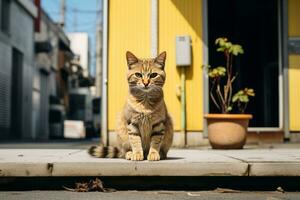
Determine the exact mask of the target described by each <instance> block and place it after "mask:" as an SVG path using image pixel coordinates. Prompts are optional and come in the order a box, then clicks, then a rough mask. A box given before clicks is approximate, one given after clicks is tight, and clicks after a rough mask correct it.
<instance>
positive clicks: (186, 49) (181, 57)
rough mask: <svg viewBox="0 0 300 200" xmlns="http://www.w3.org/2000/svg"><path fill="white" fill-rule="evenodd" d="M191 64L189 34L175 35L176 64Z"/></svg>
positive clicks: (181, 65) (179, 65)
mask: <svg viewBox="0 0 300 200" xmlns="http://www.w3.org/2000/svg"><path fill="white" fill-rule="evenodd" d="M191 64H192V55H191V37H190V36H189V35H181V36H176V65H177V66H178V67H183V66H189V65H191Z"/></svg>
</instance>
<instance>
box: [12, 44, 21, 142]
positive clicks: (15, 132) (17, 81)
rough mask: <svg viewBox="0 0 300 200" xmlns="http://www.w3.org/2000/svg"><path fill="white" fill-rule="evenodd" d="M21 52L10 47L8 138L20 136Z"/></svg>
mask: <svg viewBox="0 0 300 200" xmlns="http://www.w3.org/2000/svg"><path fill="white" fill-rule="evenodd" d="M22 70H23V54H22V52H20V51H19V50H17V49H15V48H13V49H12V79H11V118H10V138H14V139H16V138H21V134H22V133H21V131H22V108H23V107H22V103H23V102H22Z"/></svg>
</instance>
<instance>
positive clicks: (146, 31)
mask: <svg viewBox="0 0 300 200" xmlns="http://www.w3.org/2000/svg"><path fill="white" fill-rule="evenodd" d="M103 2H104V4H103V9H104V11H103V13H104V17H103V19H104V22H103V23H104V26H103V28H104V29H103V82H102V84H103V88H102V89H103V90H102V116H103V117H102V127H103V129H102V139H103V143H104V144H107V143H110V144H112V143H114V142H115V140H116V134H115V132H114V131H115V119H116V115H117V113H118V112H120V111H121V109H122V106H123V105H124V102H125V99H126V97H127V92H128V87H127V83H126V79H125V74H126V70H127V68H126V59H125V52H126V51H127V50H129V51H132V52H133V53H135V54H136V55H137V56H139V57H146V58H147V57H151V56H153V52H161V51H167V63H166V68H165V70H166V74H167V81H166V84H165V86H164V87H165V88H164V94H165V100H166V104H167V107H168V109H169V112H170V114H171V115H172V117H173V120H174V124H175V131H176V134H175V138H174V145H175V146H185V145H200V144H201V143H203V142H205V141H206V140H205V138H206V122H205V120H204V119H203V115H204V113H207V112H213V111H214V108H213V106H212V103H211V102H210V100H209V81H208V78H207V76H206V74H205V72H204V71H203V68H202V66H203V65H205V64H211V65H213V66H218V65H220V64H221V63H222V62H223V60H222V59H220V58H219V57H220V55H219V54H217V53H216V51H215V46H214V41H215V39H216V38H218V37H228V38H229V39H230V40H231V41H232V42H234V43H239V44H241V45H242V46H243V48H244V50H245V54H244V55H243V56H241V57H240V58H238V59H236V61H235V65H237V66H238V68H237V69H236V70H237V72H238V76H239V81H237V85H238V86H240V87H253V88H254V89H255V91H256V97H255V98H254V99H253V100H252V101H251V102H250V104H249V107H248V112H249V113H251V114H253V116H254V118H253V120H252V121H251V122H250V129H249V135H248V136H249V137H248V141H249V142H251V141H252V142H259V141H261V140H262V141H272V142H276V141H277V142H280V141H283V140H284V138H290V139H293V138H296V137H297V133H300V121H299V119H300V116H299V113H300V106H299V104H298V103H297V102H298V101H299V98H300V92H299V90H298V87H297V86H299V85H300V82H299V78H297V77H300V74H299V73H300V59H299V58H300V55H299V37H300V26H299V25H298V23H299V21H300V12H298V10H299V9H300V2H299V1H298V0H287V1H284V0H276V1H274V0H267V1H258V0H256V1H246V2H245V1H234V0H226V1H217V0H189V1H182V0H164V1H157V0H146V1H139V0H129V1H121V0H112V1H107V0H105V1H103ZM124 8H126V9H124ZM228 10H230V12H227V11H228ZM183 35H187V36H189V37H190V39H191V52H192V57H191V58H192V63H191V65H190V66H188V67H187V68H186V70H185V71H186V74H185V75H186V130H185V132H186V134H182V131H181V127H180V124H181V120H182V117H181V102H180V99H178V98H177V96H176V94H177V93H178V92H177V91H178V88H180V85H181V82H180V73H181V72H180V69H179V68H178V67H177V66H176V43H175V40H176V37H177V36H183ZM155 36H157V37H155ZM154 37H155V38H154ZM153 49H154V50H155V51H153ZM106 108H107V109H106ZM105 116H106V117H105ZM295 136H296V137H295ZM298 136H299V135H298Z"/></svg>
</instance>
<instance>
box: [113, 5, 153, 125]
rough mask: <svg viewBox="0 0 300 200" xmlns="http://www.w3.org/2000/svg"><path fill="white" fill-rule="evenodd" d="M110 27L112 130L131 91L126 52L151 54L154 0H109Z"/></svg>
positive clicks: (138, 54)
mask: <svg viewBox="0 0 300 200" xmlns="http://www.w3.org/2000/svg"><path fill="white" fill-rule="evenodd" d="M108 28H109V30H108V129H109V130H114V128H115V123H116V122H115V120H116V115H117V113H118V112H120V111H121V110H122V107H123V105H124V103H125V100H126V97H127V94H128V87H127V81H126V70H127V65H126V59H125V53H126V51H127V50H130V51H132V52H133V53H135V54H136V55H137V56H139V57H149V55H150V1H149V0H142V1H141V0H126V1H124V0H111V1H109V26H108Z"/></svg>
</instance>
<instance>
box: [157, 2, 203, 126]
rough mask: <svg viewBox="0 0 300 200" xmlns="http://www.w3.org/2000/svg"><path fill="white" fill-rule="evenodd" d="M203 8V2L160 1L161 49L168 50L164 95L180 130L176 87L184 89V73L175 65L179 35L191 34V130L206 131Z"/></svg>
mask: <svg viewBox="0 0 300 200" xmlns="http://www.w3.org/2000/svg"><path fill="white" fill-rule="evenodd" d="M201 6H202V5H201V0H188V1H183V0H162V1H159V16H158V18H159V50H160V51H164V50H166V51H167V63H166V73H167V81H166V85H165V90H164V92H165V99H166V103H167V106H168V109H169V112H170V114H171V115H172V117H173V120H174V124H175V129H176V130H180V101H179V99H178V98H177V97H176V87H178V86H180V70H178V69H177V68H176V62H175V37H176V35H190V36H191V40H192V53H193V63H192V66H190V67H188V68H187V74H186V78H187V82H186V93H187V98H186V108H187V130H189V131H199V130H202V129H203V115H202V113H203V96H202V69H201V66H202V64H203V51H202V50H203V47H202V44H203V43H202V31H201V30H202V16H201V9H202V8H201Z"/></svg>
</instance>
